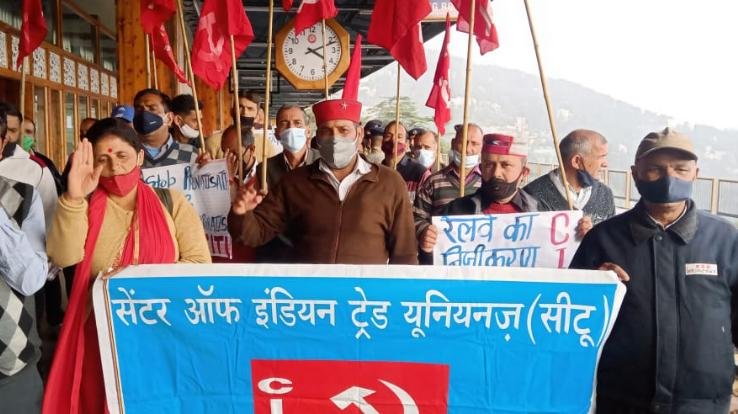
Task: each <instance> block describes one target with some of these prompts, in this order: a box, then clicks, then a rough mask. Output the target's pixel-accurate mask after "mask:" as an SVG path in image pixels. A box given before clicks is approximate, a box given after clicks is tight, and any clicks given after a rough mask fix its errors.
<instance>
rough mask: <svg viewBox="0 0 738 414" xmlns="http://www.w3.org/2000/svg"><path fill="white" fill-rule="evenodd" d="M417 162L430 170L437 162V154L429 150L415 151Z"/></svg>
mask: <svg viewBox="0 0 738 414" xmlns="http://www.w3.org/2000/svg"><path fill="white" fill-rule="evenodd" d="M415 160H416V161H417V162H418V163H419V164H420V165H422V166H423V167H425V168H430V167H431V165H433V161H435V160H436V153H435V152H434V151H431V150H429V149H419V150H416V151H415Z"/></svg>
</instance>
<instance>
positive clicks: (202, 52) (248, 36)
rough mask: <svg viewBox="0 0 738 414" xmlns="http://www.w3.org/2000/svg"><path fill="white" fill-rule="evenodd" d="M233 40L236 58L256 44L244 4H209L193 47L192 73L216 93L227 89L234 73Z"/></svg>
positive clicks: (232, 0) (211, 0) (226, 0)
mask: <svg viewBox="0 0 738 414" xmlns="http://www.w3.org/2000/svg"><path fill="white" fill-rule="evenodd" d="M230 36H233V41H234V52H235V54H236V57H238V56H240V55H241V53H243V51H244V50H246V48H247V47H248V45H249V44H250V43H251V41H252V40H254V30H253V29H252V28H251V22H249V18H248V17H247V16H246V10H244V8H243V4H241V0H205V4H204V5H203V7H202V11H201V12H200V21H199V23H198V25H197V33H196V34H195V40H194V42H193V45H192V71H193V72H194V73H195V75H197V76H198V77H199V78H200V79H202V80H203V82H205V83H206V84H208V85H209V86H210V87H211V88H213V89H216V90H217V89H220V88H222V87H223V84H224V83H225V81H226V79H227V78H228V73H229V72H230V70H231V66H232V62H231V53H230V52H231V51H230V48H229V47H228V45H227V43H228V42H229V41H230V40H229V38H230Z"/></svg>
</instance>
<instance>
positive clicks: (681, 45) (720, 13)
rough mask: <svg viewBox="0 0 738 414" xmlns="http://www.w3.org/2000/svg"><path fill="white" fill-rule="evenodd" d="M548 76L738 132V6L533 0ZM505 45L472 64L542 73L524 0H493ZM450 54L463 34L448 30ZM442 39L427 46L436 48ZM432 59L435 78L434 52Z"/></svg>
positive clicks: (462, 50) (458, 49) (717, 0)
mask: <svg viewBox="0 0 738 414" xmlns="http://www.w3.org/2000/svg"><path fill="white" fill-rule="evenodd" d="M529 4H530V7H531V12H532V15H533V20H534V23H535V28H536V34H537V37H538V44H539V49H540V52H541V56H542V61H543V66H544V70H545V71H546V76H547V77H548V78H559V79H565V80H568V81H572V82H575V83H578V84H581V85H583V86H586V87H588V88H591V89H594V90H596V91H598V92H602V93H605V94H607V95H610V96H612V97H614V98H616V99H620V100H622V101H625V102H627V103H630V104H633V105H636V106H638V107H641V108H644V109H648V110H651V111H655V112H657V113H661V114H665V115H668V116H671V117H673V118H674V119H675V120H677V121H680V122H690V123H701V124H707V125H711V126H715V127H718V128H733V129H738V105H736V103H735V101H736V99H738V45H737V44H736V42H738V24H736V22H735V21H736V18H738V1H735V0H700V1H695V0H689V1H687V0H618V1H614V0H529ZM492 8H493V10H494V18H495V24H496V26H497V31H498V34H499V40H500V48H499V49H497V50H495V51H493V52H490V53H487V54H486V55H484V56H480V55H479V54H478V50H479V49H478V47H477V46H476V44H475V45H474V50H475V51H476V53H475V56H473V57H472V59H473V62H474V63H481V64H494V65H499V66H502V67H507V68H513V69H520V70H523V71H525V72H528V73H532V74H536V75H537V74H538V71H537V67H536V60H535V54H534V50H533V42H532V40H531V35H530V29H529V28H528V22H527V17H526V13H525V6H524V3H523V1H522V0H495V1H493V2H492ZM451 37H452V41H451V43H452V47H451V50H452V54H453V55H455V56H466V39H467V37H466V35H465V34H463V33H459V32H456V31H455V28H454V29H453V32H452V35H451ZM442 38H443V34H441V35H439V36H438V37H436V38H434V39H431V40H429V41H428V42H427V44H426V48H427V49H432V50H434V51H435V50H438V49H439V48H440V47H441V43H442ZM434 51H431V52H430V53H428V56H427V57H428V60H429V62H430V63H429V68H428V70H429V72H431V75H430V76H432V73H433V71H434V70H435V63H436V62H435V60H436V59H437V52H434Z"/></svg>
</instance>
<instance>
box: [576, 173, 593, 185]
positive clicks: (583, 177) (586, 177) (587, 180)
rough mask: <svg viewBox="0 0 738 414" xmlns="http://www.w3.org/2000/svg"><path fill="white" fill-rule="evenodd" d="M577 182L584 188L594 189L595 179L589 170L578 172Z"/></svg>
mask: <svg viewBox="0 0 738 414" xmlns="http://www.w3.org/2000/svg"><path fill="white" fill-rule="evenodd" d="M577 180H578V181H579V185H581V186H582V187H592V186H593V185H594V183H595V178H594V177H592V174H590V173H589V172H588V171H587V170H577Z"/></svg>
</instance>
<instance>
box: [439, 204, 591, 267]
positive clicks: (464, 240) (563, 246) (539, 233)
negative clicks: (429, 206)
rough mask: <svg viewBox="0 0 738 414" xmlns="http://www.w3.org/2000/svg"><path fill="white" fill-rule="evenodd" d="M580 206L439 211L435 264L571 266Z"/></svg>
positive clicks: (575, 245)
mask: <svg viewBox="0 0 738 414" xmlns="http://www.w3.org/2000/svg"><path fill="white" fill-rule="evenodd" d="M581 218H582V212H581V211H550V212H530V213H516V214H491V215H465V216H437V217H433V224H434V225H435V226H436V228H437V229H438V239H437V242H436V245H435V247H434V249H433V263H434V264H437V265H445V266H503V267H553V268H565V267H568V266H569V262H571V259H572V257H574V253H575V252H576V250H577V247H578V246H579V242H578V241H577V240H576V237H575V229H576V227H577V224H578V222H579V219H581Z"/></svg>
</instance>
